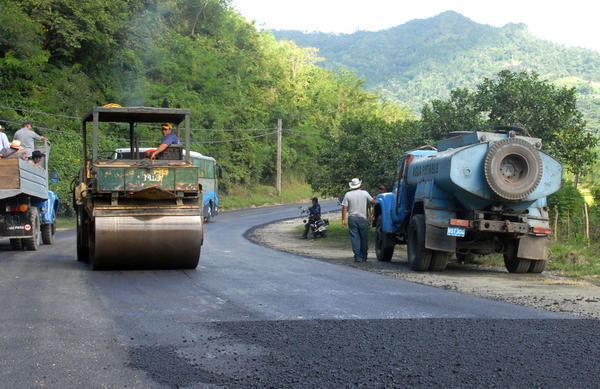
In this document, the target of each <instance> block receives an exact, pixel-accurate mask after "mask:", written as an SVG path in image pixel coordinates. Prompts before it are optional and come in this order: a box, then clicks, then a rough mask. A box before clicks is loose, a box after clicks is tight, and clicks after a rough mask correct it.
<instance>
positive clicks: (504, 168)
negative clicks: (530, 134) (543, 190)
mask: <svg viewBox="0 0 600 389" xmlns="http://www.w3.org/2000/svg"><path fill="white" fill-rule="evenodd" d="M542 166H543V165H542V158H541V157H540V153H539V152H538V151H537V150H535V149H534V148H533V146H532V145H531V144H530V143H529V142H527V141H525V140H523V139H519V138H506V139H502V140H499V141H497V142H494V143H492V145H491V146H490V148H489V150H488V151H487V154H486V155H485V160H484V162H483V168H484V169H483V170H484V174H485V180H486V182H487V184H488V186H489V187H490V189H491V191H492V192H493V193H495V194H496V195H497V196H498V197H500V198H503V199H506V200H521V199H522V198H524V197H526V196H527V195H529V194H531V193H532V192H533V191H534V190H535V188H537V186H538V185H539V183H540V181H541V179H542V173H543V171H542Z"/></svg>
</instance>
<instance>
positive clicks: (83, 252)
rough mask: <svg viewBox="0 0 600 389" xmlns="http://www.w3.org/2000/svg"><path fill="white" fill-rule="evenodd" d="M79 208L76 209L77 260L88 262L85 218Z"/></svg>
mask: <svg viewBox="0 0 600 389" xmlns="http://www.w3.org/2000/svg"><path fill="white" fill-rule="evenodd" d="M83 212H84V211H83V209H82V207H81V206H78V207H77V260H78V261H80V262H88V261H89V251H88V239H87V238H88V228H87V218H86V216H85V215H84V214H83Z"/></svg>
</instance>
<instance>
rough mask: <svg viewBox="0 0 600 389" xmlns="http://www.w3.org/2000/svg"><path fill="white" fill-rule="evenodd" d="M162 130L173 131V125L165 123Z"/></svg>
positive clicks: (161, 126)
mask: <svg viewBox="0 0 600 389" xmlns="http://www.w3.org/2000/svg"><path fill="white" fill-rule="evenodd" d="M160 128H161V129H162V128H166V129H168V130H172V129H173V126H172V125H171V123H163V124H161V125H160Z"/></svg>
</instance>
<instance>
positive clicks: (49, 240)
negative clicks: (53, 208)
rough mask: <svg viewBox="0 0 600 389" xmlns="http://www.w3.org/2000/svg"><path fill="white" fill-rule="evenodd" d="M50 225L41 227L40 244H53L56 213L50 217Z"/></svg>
mask: <svg viewBox="0 0 600 389" xmlns="http://www.w3.org/2000/svg"><path fill="white" fill-rule="evenodd" d="M52 220H54V221H53V222H52V223H46V224H44V225H42V242H44V244H54V235H55V234H56V212H54V214H53V215H52Z"/></svg>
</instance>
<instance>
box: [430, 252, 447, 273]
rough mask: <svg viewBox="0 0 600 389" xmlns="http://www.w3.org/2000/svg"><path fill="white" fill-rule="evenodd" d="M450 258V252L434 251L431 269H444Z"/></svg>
mask: <svg viewBox="0 0 600 389" xmlns="http://www.w3.org/2000/svg"><path fill="white" fill-rule="evenodd" d="M448 259H450V253H447V252H445V251H434V252H433V255H432V256H431V263H430V264H429V270H430V271H444V270H446V265H448Z"/></svg>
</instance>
